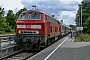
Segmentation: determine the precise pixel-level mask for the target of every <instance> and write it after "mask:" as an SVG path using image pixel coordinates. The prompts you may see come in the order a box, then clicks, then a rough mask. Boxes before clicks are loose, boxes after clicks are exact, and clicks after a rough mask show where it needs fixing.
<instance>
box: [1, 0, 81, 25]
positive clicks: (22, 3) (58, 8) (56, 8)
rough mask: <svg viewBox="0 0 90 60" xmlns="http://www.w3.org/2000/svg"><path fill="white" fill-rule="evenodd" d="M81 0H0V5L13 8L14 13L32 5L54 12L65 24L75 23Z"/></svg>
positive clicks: (50, 12)
mask: <svg viewBox="0 0 90 60" xmlns="http://www.w3.org/2000/svg"><path fill="white" fill-rule="evenodd" d="M81 1H82V0H1V1H0V7H4V8H5V11H6V12H7V11H8V10H10V9H11V10H13V11H14V13H15V12H17V11H18V10H19V9H21V8H23V7H25V8H27V9H32V5H36V8H37V9H39V10H43V11H45V12H46V13H48V14H50V15H52V14H54V15H55V17H56V18H57V19H58V20H64V23H65V24H67V25H70V24H75V16H76V13H77V9H78V4H80V3H81Z"/></svg>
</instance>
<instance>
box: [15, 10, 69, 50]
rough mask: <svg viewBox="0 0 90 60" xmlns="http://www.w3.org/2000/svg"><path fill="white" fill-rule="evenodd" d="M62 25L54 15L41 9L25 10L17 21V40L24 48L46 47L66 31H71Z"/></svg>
mask: <svg viewBox="0 0 90 60" xmlns="http://www.w3.org/2000/svg"><path fill="white" fill-rule="evenodd" d="M62 25H63V24H62V23H61V22H59V21H58V20H56V19H55V18H54V17H52V16H50V15H48V14H46V13H45V12H42V11H40V10H28V11H24V12H22V13H21V14H20V16H19V17H18V20H17V22H16V35H15V42H16V43H17V44H18V45H19V46H21V47H22V48H23V49H40V47H46V46H47V45H49V44H51V43H52V42H54V41H56V40H58V39H60V38H61V37H62V33H64V31H68V32H67V33H66V34H68V33H69V28H68V27H67V28H68V30H65V29H66V28H64V27H62ZM62 28H63V29H64V30H62ZM64 35H65V34H64Z"/></svg>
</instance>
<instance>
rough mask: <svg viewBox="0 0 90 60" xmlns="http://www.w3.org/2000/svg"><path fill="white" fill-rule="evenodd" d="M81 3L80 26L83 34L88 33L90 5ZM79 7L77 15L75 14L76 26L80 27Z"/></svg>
mask: <svg viewBox="0 0 90 60" xmlns="http://www.w3.org/2000/svg"><path fill="white" fill-rule="evenodd" d="M81 3H82V26H83V33H90V3H85V2H84V1H82V2H81ZM80 17H81V7H79V9H78V11H77V14H76V19H75V22H76V26H77V27H80V24H81V23H80V22H81V21H80V20H81V18H80Z"/></svg>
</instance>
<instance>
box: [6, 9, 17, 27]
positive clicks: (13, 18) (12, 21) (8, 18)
mask: <svg viewBox="0 0 90 60" xmlns="http://www.w3.org/2000/svg"><path fill="white" fill-rule="evenodd" d="M6 22H7V23H8V25H9V26H10V27H11V29H15V25H16V24H15V22H16V15H15V14H14V13H13V11H12V10H9V11H8V13H7V16H6Z"/></svg>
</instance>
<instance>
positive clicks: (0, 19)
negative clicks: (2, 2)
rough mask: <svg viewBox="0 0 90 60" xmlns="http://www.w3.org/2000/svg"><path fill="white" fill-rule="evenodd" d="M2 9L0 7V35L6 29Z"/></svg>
mask: <svg viewBox="0 0 90 60" xmlns="http://www.w3.org/2000/svg"><path fill="white" fill-rule="evenodd" d="M4 12H5V11H4V8H1V7H0V33H2V31H3V32H5V31H6V28H7V23H6V19H5V16H4Z"/></svg>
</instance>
